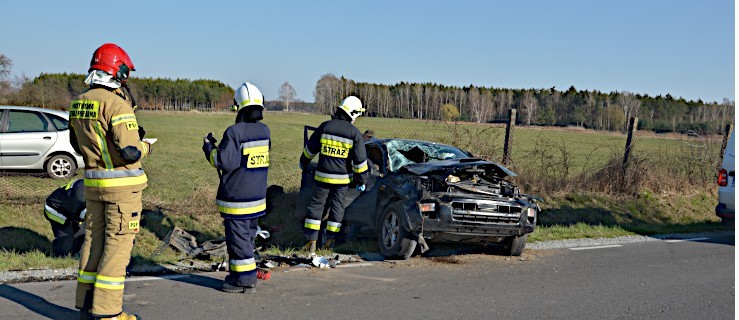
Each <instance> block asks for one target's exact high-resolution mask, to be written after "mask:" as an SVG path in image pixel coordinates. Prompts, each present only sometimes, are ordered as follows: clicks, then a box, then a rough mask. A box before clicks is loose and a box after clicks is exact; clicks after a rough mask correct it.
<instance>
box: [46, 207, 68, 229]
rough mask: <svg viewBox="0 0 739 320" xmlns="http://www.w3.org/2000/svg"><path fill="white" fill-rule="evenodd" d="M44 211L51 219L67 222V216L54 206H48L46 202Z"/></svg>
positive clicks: (61, 222) (62, 222)
mask: <svg viewBox="0 0 739 320" xmlns="http://www.w3.org/2000/svg"><path fill="white" fill-rule="evenodd" d="M44 212H45V213H46V216H47V217H49V219H51V220H53V221H56V222H58V223H60V224H64V223H65V222H67V217H65V216H64V215H62V214H60V213H59V212H57V211H56V210H54V208H52V207H49V205H48V204H46V205H44Z"/></svg>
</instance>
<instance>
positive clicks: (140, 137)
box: [139, 126, 146, 140]
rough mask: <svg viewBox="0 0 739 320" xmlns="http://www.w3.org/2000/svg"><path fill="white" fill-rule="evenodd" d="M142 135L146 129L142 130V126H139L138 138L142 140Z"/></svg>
mask: <svg viewBox="0 0 739 320" xmlns="http://www.w3.org/2000/svg"><path fill="white" fill-rule="evenodd" d="M144 135H146V130H144V127H142V126H139V140H143V139H144Z"/></svg>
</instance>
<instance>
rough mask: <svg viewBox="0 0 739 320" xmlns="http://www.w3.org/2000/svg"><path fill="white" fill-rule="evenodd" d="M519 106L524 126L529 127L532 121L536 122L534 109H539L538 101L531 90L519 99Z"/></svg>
mask: <svg viewBox="0 0 739 320" xmlns="http://www.w3.org/2000/svg"><path fill="white" fill-rule="evenodd" d="M521 106H522V107H523V112H524V117H525V118H526V125H527V126H530V125H531V121H532V120H533V121H536V109H538V108H539V100H536V97H534V94H533V93H532V92H531V90H526V92H524V94H523V98H522V99H521Z"/></svg>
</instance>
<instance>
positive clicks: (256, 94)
mask: <svg viewBox="0 0 739 320" xmlns="http://www.w3.org/2000/svg"><path fill="white" fill-rule="evenodd" d="M234 103H235V104H236V106H237V107H238V110H241V108H243V107H246V106H260V107H262V109H264V96H263V95H262V92H261V91H259V89H257V87H256V86H254V85H253V84H251V83H248V82H247V83H244V84H242V85H241V86H239V87H238V88H237V89H236V92H234Z"/></svg>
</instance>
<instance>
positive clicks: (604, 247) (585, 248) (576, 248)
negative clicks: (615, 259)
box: [570, 244, 621, 250]
mask: <svg viewBox="0 0 739 320" xmlns="http://www.w3.org/2000/svg"><path fill="white" fill-rule="evenodd" d="M618 247H621V245H620V244H612V245H608V246H593V247H575V248H570V250H590V249H607V248H618Z"/></svg>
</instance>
